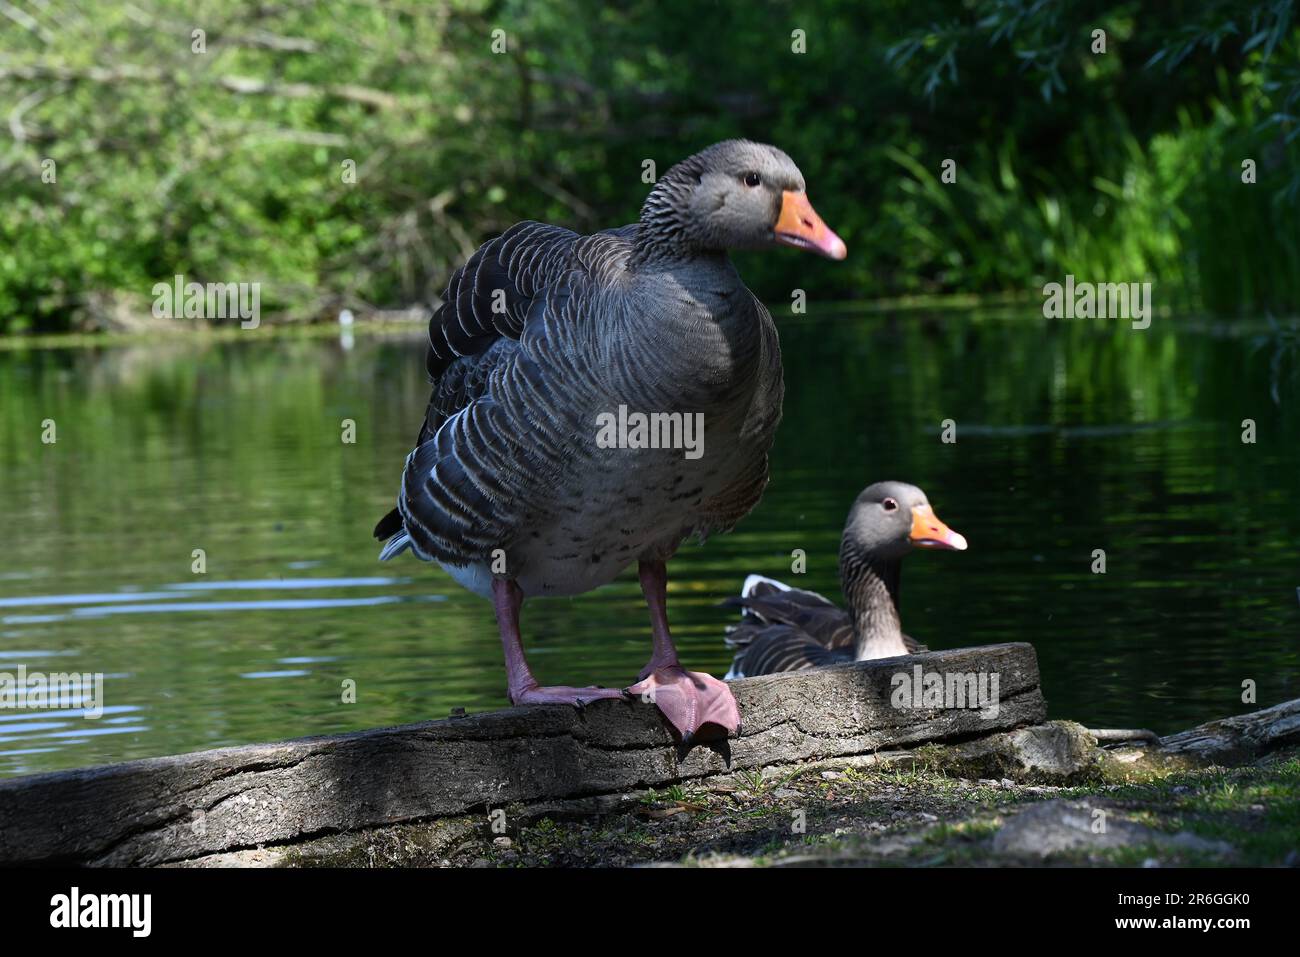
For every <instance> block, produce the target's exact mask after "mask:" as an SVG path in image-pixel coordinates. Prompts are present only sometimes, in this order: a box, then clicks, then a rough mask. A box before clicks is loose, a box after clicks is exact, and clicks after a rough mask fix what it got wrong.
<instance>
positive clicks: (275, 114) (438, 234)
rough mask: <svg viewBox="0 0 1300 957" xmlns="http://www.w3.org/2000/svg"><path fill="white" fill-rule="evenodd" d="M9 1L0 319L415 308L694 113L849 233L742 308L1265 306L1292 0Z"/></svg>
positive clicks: (1287, 233)
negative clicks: (916, 301)
mask: <svg viewBox="0 0 1300 957" xmlns="http://www.w3.org/2000/svg"><path fill="white" fill-rule="evenodd" d="M11 6H13V9H14V10H15V11H18V14H17V15H16V18H15V17H6V18H0V24H3V31H2V32H0V115H3V116H4V117H5V119H6V123H5V127H6V130H5V132H6V133H7V136H8V139H7V141H6V142H5V143H4V144H3V145H0V332H4V331H15V330H17V331H22V330H30V329H40V330H45V329H63V328H68V327H70V326H72V325H77V324H80V325H96V324H102V323H103V322H104V321H105V319H104V317H106V316H109V317H111V316H113V315H114V314H121V313H127V314H130V313H133V312H135V313H141V312H147V309H148V306H149V304H150V301H151V292H150V290H151V288H152V285H153V284H154V283H155V282H159V281H168V280H170V279H171V277H172V276H174V275H176V274H178V273H180V274H183V275H185V276H186V278H187V279H190V280H195V281H199V282H207V281H213V282H233V281H250V282H251V281H258V282H260V283H261V284H262V303H263V309H264V310H265V311H266V312H267V313H268V314H280V315H282V316H283V317H284V318H289V319H295V318H296V319H310V318H313V317H315V316H318V315H323V314H328V313H329V312H332V311H333V310H335V309H337V308H338V307H340V306H342V305H350V306H352V307H353V308H364V307H366V306H370V305H384V306H387V305H394V306H403V305H407V304H411V303H416V302H421V301H428V300H430V299H433V298H435V297H436V296H437V295H438V293H440V291H441V287H442V284H443V283H444V282H445V280H446V276H447V273H448V271H449V269H450V268H451V267H452V266H454V265H455V264H456V263H457V262H458V261H460V260H461V259H463V258H464V257H465V256H466V255H467V254H468V253H469V252H470V251H471V250H472V249H473V248H474V247H475V246H476V245H477V244H478V243H479V242H481V241H482V240H483V239H484V238H486V237H488V236H490V235H492V234H493V233H496V232H498V231H500V230H501V229H502V228H503V227H505V226H506V225H508V224H510V223H511V222H514V221H517V220H520V219H545V220H550V221H554V222H562V223H565V224H568V225H571V226H573V227H574V228H578V229H584V230H589V229H595V228H601V227H604V226H609V225H615V224H619V223H623V222H627V221H629V220H630V219H632V218H634V217H635V216H636V213H637V209H638V207H639V205H640V202H641V200H642V199H643V197H644V195H645V191H646V186H645V184H644V183H643V182H642V181H641V172H642V164H643V163H644V161H645V160H647V159H652V160H654V162H655V163H656V166H657V171H658V172H662V171H663V170H664V169H665V168H666V167H667V166H668V165H670V164H671V163H672V162H674V161H676V160H677V159H680V158H682V157H684V156H686V155H688V154H689V153H691V152H693V151H694V150H696V149H698V148H699V147H701V146H702V145H704V144H706V143H708V142H711V141H713V140H717V139H721V138H725V137H729V136H748V137H750V138H754V139H761V140H765V141H769V142H773V143H777V144H779V145H781V146H782V147H783V148H785V149H786V150H787V151H788V152H790V153H791V154H792V155H793V156H794V157H795V159H796V161H797V162H799V163H800V164H801V166H802V167H803V169H804V171H805V173H806V174H807V176H808V180H809V191H810V194H811V195H812V197H813V199H814V202H815V204H816V205H817V207H818V208H819V210H821V212H822V213H823V215H824V216H825V217H826V219H827V220H828V221H829V222H830V223H831V224H832V226H833V227H834V228H835V229H836V230H837V231H839V232H840V233H841V234H842V235H843V236H844V237H845V239H846V241H847V242H848V244H849V249H850V259H849V261H848V262H846V263H839V264H830V263H821V262H816V261H811V260H809V259H808V258H807V257H797V256H794V255H783V256H768V257H765V259H764V260H763V265H762V268H761V269H747V270H746V274H747V277H748V276H752V277H754V278H753V279H752V283H753V285H754V286H755V287H756V290H757V291H758V292H759V293H760V294H762V295H765V296H768V297H772V298H782V299H784V298H786V297H787V296H788V295H789V290H790V289H792V288H796V287H799V288H816V289H817V290H818V291H819V295H820V296H822V297H823V298H830V297H838V298H863V297H875V296H888V295H898V294H907V293H913V292H939V293H946V292H971V293H990V292H1003V291H1012V292H1017V293H1020V294H1026V293H1032V292H1033V289H1032V288H1031V287H1032V285H1033V284H1034V283H1039V282H1041V280H1042V279H1043V277H1051V276H1059V275H1061V274H1063V273H1064V272H1066V271H1070V270H1074V271H1077V272H1085V271H1086V272H1089V273H1093V274H1099V275H1100V276H1101V278H1105V279H1125V278H1128V277H1133V278H1134V279H1136V278H1141V277H1142V276H1145V275H1147V274H1150V275H1152V276H1155V277H1158V278H1159V279H1160V280H1161V281H1162V283H1163V285H1162V288H1163V289H1165V290H1167V291H1169V293H1170V297H1171V298H1170V299H1166V300H1165V301H1166V302H1170V301H1172V300H1173V299H1174V298H1176V299H1177V301H1178V302H1180V303H1182V304H1185V305H1186V306H1187V307H1188V308H1206V309H1210V310H1214V311H1217V312H1223V313H1228V314H1236V313H1239V312H1242V311H1248V310H1257V309H1268V310H1274V311H1287V310H1294V308H1295V305H1296V302H1297V296H1296V282H1297V280H1296V278H1295V277H1296V275H1297V271H1296V268H1295V266H1296V260H1297V255H1298V252H1297V239H1296V230H1295V229H1294V228H1293V222H1294V214H1295V210H1296V205H1297V202H1298V201H1300V162H1297V143H1296V135H1297V132H1298V131H1300V125H1297V123H1296V113H1297V103H1298V102H1300V68H1297V66H1296V50H1297V32H1298V31H1297V25H1296V21H1295V18H1294V16H1293V12H1294V11H1293V2H1292V0H1267V2H1261V3H1255V4H1248V5H1246V6H1244V7H1243V6H1242V5H1241V4H1240V3H1238V2H1235V0H1234V2H1228V0H1222V2H1211V3H1195V4H1193V3H1186V4H1185V3H1181V2H1172V3H1171V2H1162V3H1155V2H1151V3H1132V2H1125V3H1118V2H1112V3H1106V2H1096V3H1088V4H1080V5H1074V4H1059V3H1052V2H1045V0H1032V2H1031V0H973V2H971V3H968V4H963V5H961V6H956V5H953V4H951V3H950V2H948V0H919V2H909V3H905V4H904V3H889V4H884V5H880V6H877V7H872V8H867V7H866V6H864V5H862V4H860V3H858V2H855V0H813V2H811V3H801V4H797V5H796V4H794V3H789V2H784V0H777V2H774V3H771V4H769V5H767V6H765V7H764V8H763V9H762V10H761V11H756V10H755V9H754V8H753V6H752V5H749V4H741V3H733V2H724V3H710V4H705V5H700V4H694V3H685V2H682V0H668V2H650V0H630V2H627V3H624V4H620V5H617V6H616V7H611V6H609V5H607V4H604V3H599V2H597V0H558V2H556V3H551V4H528V3H524V2H522V0H450V2H449V0H438V2H434V3H429V4H414V3H410V2H407V0H373V2H360V0H346V2H340V3H331V4H328V5H323V6H317V5H314V4H302V3H297V2H291V0H281V2H272V3H268V4H259V5H256V6H253V7H249V6H247V5H244V4H236V3H232V2H230V0H199V2H197V3H196V2H193V0H139V2H135V3H132V4H104V5H97V6H96V9H95V10H94V13H93V16H92V15H91V14H89V13H86V12H80V11H78V10H76V9H75V8H74V7H73V6H72V5H64V4H18V5H16V6H15V5H11ZM1098 25H1100V26H1101V27H1103V28H1104V29H1106V31H1107V40H1108V47H1107V51H1106V52H1105V53H1104V54H1099V53H1094V52H1092V49H1091V44H1092V42H1093V40H1092V31H1093V30H1094V29H1096V28H1097V27H1098ZM195 29H202V30H204V31H205V33H204V41H205V47H204V50H203V52H195V45H196V41H195V37H194V33H193V31H194V30H195ZM498 29H499V30H502V31H504V37H505V43H506V49H505V51H504V52H501V53H494V52H493V48H492V47H493V42H494V34H493V31H494V30H498ZM795 30H802V31H804V35H805V41H806V52H804V53H796V52H793V50H792V45H793V40H792V34H793V33H794V31H795ZM1245 157H1251V158H1254V159H1256V160H1257V162H1258V166H1259V182H1258V184H1256V185H1254V186H1247V185H1244V184H1242V183H1241V182H1240V162H1241V159H1242V158H1245ZM945 158H952V159H955V160H956V161H957V164H958V169H959V171H960V172H959V177H958V180H957V182H956V183H955V184H952V185H949V184H944V183H940V182H938V181H937V180H936V176H937V173H938V170H939V168H940V163H941V162H942V161H943V160H944V159H945ZM50 160H52V161H53V162H54V164H55V165H54V167H53V168H54V170H55V172H56V175H57V179H56V181H55V182H47V181H46V180H45V178H43V177H44V176H47V175H48V169H49V167H48V164H47V161H50ZM349 161H350V162H352V163H354V164H355V170H356V181H355V183H349V182H346V181H345V175H344V173H345V164H346V163H348V162H349ZM1225 236H1229V237H1230V238H1231V242H1224V239H1225ZM1175 290H1176V293H1175Z"/></svg>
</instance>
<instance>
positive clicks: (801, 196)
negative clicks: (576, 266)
mask: <svg viewBox="0 0 1300 957" xmlns="http://www.w3.org/2000/svg"><path fill="white" fill-rule="evenodd" d="M641 228H642V239H643V241H644V242H645V244H646V245H647V246H660V247H667V248H672V247H678V248H684V249H689V250H700V251H722V250H727V249H763V248H766V247H770V246H772V245H777V244H779V245H785V246H794V247H795V248H796V249H806V250H808V251H810V252H815V253H818V254H819V255H822V256H826V257H828V258H830V259H843V258H844V257H845V256H847V255H848V250H847V248H846V247H845V245H844V241H843V240H842V239H840V237H838V236H836V235H835V233H833V232H831V230H830V228H829V227H827V225H826V224H825V223H824V222H822V218H821V217H820V216H818V215H817V213H816V211H815V210H814V209H813V208H812V204H811V203H809V202H808V196H807V194H806V193H805V191H804V180H803V174H802V173H800V172H799V167H797V166H795V165H794V161H793V160H791V159H790V157H788V156H786V155H785V153H783V152H781V150H779V149H777V148H776V147H775V146H768V145H767V144H765V143H752V142H750V141H749V140H724V141H723V142H721V143H714V144H713V145H712V146H710V147H708V148H706V149H704V150H701V151H700V152H698V153H696V154H695V155H694V156H692V157H690V158H689V159H686V160H683V161H682V162H680V163H678V164H677V165H676V166H674V167H673V168H672V169H670V170H668V172H667V173H665V174H664V175H663V176H662V177H661V178H660V179H659V181H658V182H657V183H656V184H655V187H654V189H653V190H651V191H650V195H649V196H648V197H647V198H646V201H645V205H644V206H643V207H642V209H641Z"/></svg>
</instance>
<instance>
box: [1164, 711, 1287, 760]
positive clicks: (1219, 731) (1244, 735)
mask: <svg viewBox="0 0 1300 957" xmlns="http://www.w3.org/2000/svg"><path fill="white" fill-rule="evenodd" d="M1296 743H1300V698H1297V699H1295V700H1293V701H1284V702H1282V703H1281V704H1277V705H1274V706H1273V707H1271V708H1265V709H1264V710H1263V711H1252V712H1251V713H1250V714H1239V715H1234V716H1233V717H1231V718H1223V719H1221V720H1219V721H1209V722H1206V723H1205V724H1202V725H1198V726H1197V727H1195V728H1191V729H1190V730H1187V731H1179V732H1178V733H1177V734H1171V735H1169V736H1168V737H1164V738H1161V739H1160V750H1161V751H1162V752H1163V753H1165V754H1171V755H1178V756H1180V757H1185V758H1190V759H1192V760H1194V761H1198V762H1200V763H1206V764H1208V763H1219V764H1238V763H1242V762H1245V761H1249V760H1252V759H1254V758H1256V757H1258V756H1259V755H1261V754H1265V753H1267V752H1269V751H1274V750H1276V749H1278V748H1280V747H1283V746H1285V745H1288V744H1296Z"/></svg>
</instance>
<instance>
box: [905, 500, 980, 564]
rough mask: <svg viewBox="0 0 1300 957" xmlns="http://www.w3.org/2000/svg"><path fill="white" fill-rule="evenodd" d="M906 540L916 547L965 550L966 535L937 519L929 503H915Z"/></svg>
mask: <svg viewBox="0 0 1300 957" xmlns="http://www.w3.org/2000/svg"><path fill="white" fill-rule="evenodd" d="M907 537H908V540H909V541H910V542H911V543H912V544H913V545H915V546H916V547H917V548H943V549H951V550H952V551H957V552H964V551H966V536H964V535H962V534H960V533H959V532H954V531H953V530H952V529H951V528H949V527H948V526H947V525H945V524H944V523H943V522H941V521H939V516H937V515H935V514H934V509H932V508H930V506H929V505H916V506H913V508H912V531H911V533H910V534H909V535H908V536H907Z"/></svg>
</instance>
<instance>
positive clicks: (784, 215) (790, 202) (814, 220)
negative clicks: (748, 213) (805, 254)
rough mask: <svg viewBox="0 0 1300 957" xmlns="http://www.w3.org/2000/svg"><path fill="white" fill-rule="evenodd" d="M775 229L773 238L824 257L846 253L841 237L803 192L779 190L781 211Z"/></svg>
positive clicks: (847, 250)
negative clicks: (780, 191) (832, 230)
mask: <svg viewBox="0 0 1300 957" xmlns="http://www.w3.org/2000/svg"><path fill="white" fill-rule="evenodd" d="M775 230H776V237H775V238H776V241H777V242H778V243H781V244H782V245H783V246H793V247H794V248H795V249H807V250H808V251H809V252H814V253H817V254H818V255H821V256H825V257H826V258H827V259H843V258H844V257H845V256H847V255H848V254H849V249H848V247H847V246H845V245H844V240H842V239H840V237H838V236H836V235H835V234H834V233H833V232H831V230H830V227H829V226H827V225H826V224H825V223H824V222H822V218H821V217H820V216H818V215H817V210H815V209H813V208H812V203H810V202H808V194H807V193H796V192H794V191H793V190H789V189H787V190H786V191H785V192H783V193H782V194H781V215H780V216H779V217H778V218H777V221H776V227H775Z"/></svg>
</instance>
